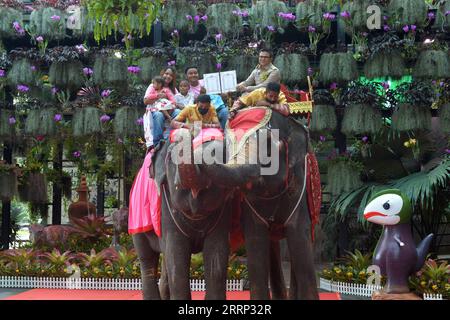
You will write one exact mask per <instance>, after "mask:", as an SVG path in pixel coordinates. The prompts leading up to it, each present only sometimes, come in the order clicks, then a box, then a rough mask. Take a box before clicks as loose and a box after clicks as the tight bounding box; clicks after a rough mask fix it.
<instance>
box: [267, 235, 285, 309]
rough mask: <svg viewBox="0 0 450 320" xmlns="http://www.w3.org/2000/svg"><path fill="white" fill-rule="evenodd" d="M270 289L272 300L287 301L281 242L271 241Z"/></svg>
mask: <svg viewBox="0 0 450 320" xmlns="http://www.w3.org/2000/svg"><path fill="white" fill-rule="evenodd" d="M270 289H271V292H272V299H274V300H285V299H286V285H285V282H284V276H283V269H282V267H281V253H280V242H279V241H270Z"/></svg>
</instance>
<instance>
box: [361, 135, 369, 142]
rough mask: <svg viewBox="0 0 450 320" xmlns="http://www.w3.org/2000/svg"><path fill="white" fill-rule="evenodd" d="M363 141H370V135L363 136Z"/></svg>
mask: <svg viewBox="0 0 450 320" xmlns="http://www.w3.org/2000/svg"><path fill="white" fill-rule="evenodd" d="M361 141H362V142H364V143H367V141H369V137H367V136H364V137H362V139H361Z"/></svg>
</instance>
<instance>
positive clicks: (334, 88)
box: [330, 82, 338, 90]
mask: <svg viewBox="0 0 450 320" xmlns="http://www.w3.org/2000/svg"><path fill="white" fill-rule="evenodd" d="M337 87H338V86H337V83H336V82H333V83H332V84H330V90H336V89H337Z"/></svg>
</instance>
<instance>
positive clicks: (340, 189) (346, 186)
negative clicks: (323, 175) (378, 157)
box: [327, 157, 363, 197]
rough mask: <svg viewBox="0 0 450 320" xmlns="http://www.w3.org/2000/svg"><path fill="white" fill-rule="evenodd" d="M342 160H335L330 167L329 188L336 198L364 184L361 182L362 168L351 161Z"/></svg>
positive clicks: (328, 173) (328, 175) (328, 174)
mask: <svg viewBox="0 0 450 320" xmlns="http://www.w3.org/2000/svg"><path fill="white" fill-rule="evenodd" d="M341 158H342V157H340V158H339V159H335V160H333V161H332V162H331V163H330V164H329V165H328V172H327V180H328V185H327V188H328V191H329V192H330V193H331V195H332V196H334V197H335V196H338V195H340V194H341V193H344V192H348V191H351V190H354V189H356V188H358V187H360V186H361V185H362V184H363V183H362V181H361V171H362V170H361V166H360V165H359V164H358V163H357V162H354V161H352V160H350V159H347V158H342V159H341Z"/></svg>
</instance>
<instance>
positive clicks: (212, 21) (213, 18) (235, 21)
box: [206, 3, 248, 36]
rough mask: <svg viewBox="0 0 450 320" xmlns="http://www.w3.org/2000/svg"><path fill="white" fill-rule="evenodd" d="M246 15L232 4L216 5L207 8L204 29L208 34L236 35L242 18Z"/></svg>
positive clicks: (246, 12)
mask: <svg viewBox="0 0 450 320" xmlns="http://www.w3.org/2000/svg"><path fill="white" fill-rule="evenodd" d="M247 15H248V11H247V10H242V11H241V9H240V8H239V7H238V6H237V5H235V4H233V3H216V4H213V5H210V6H208V9H207V11H206V16H207V17H208V20H207V21H206V27H207V28H208V33H221V34H227V35H228V34H229V35H234V36H236V35H238V34H239V31H240V30H241V28H242V21H243V17H245V16H247Z"/></svg>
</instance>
